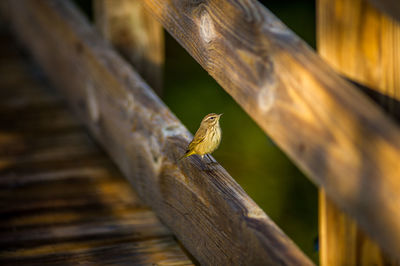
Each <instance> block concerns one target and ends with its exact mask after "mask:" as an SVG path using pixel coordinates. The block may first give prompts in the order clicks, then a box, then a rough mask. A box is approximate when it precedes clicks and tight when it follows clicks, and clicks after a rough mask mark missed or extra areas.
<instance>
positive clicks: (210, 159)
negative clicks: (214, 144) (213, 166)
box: [206, 153, 214, 163]
mask: <svg viewBox="0 0 400 266" xmlns="http://www.w3.org/2000/svg"><path fill="white" fill-rule="evenodd" d="M206 156H207V158H208V160H209V161H210V163H213V162H214V161H213V160H212V158H211V156H210V154H208V153H207V154H206Z"/></svg>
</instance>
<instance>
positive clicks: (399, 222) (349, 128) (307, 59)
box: [143, 0, 400, 257]
mask: <svg viewBox="0 0 400 266" xmlns="http://www.w3.org/2000/svg"><path fill="white" fill-rule="evenodd" d="M143 3H144V5H145V7H147V9H148V10H149V11H150V12H152V13H153V14H154V16H155V18H157V19H158V20H159V21H160V22H161V23H162V24H163V25H164V27H165V28H166V29H167V30H168V31H169V33H170V34H171V35H172V36H174V37H175V38H176V39H177V40H178V42H179V43H180V44H181V45H182V46H183V47H185V48H186V50H187V51H188V52H189V53H190V54H191V55H192V56H193V57H194V58H195V59H196V60H197V61H198V62H199V63H200V65H202V66H203V68H205V69H206V70H207V71H208V72H209V74H210V75H211V76H213V77H214V78H215V79H216V80H217V82H218V83H219V84H220V85H221V86H222V87H223V88H224V89H225V90H226V91H227V92H228V93H229V94H230V95H231V96H232V97H233V98H234V99H235V100H236V101H237V102H238V103H239V104H240V105H241V106H242V107H243V109H244V110H246V111H247V113H248V114H249V115H250V116H251V117H252V118H253V119H254V120H255V121H256V122H257V123H258V124H259V125H260V127H261V128H262V129H263V130H264V131H265V132H267V133H268V135H269V136H271V137H272V139H273V140H274V141H275V142H276V143H277V144H278V145H279V146H280V147H281V148H282V149H283V150H284V151H285V152H286V153H287V154H288V155H289V156H290V158H291V159H292V160H293V161H295V162H296V163H297V165H298V166H299V167H300V168H301V169H303V171H304V172H305V173H306V174H307V175H308V176H309V177H310V178H311V180H313V181H314V182H315V183H316V184H317V185H318V186H321V187H323V188H324V189H325V190H326V193H327V194H328V196H329V197H330V198H331V199H332V200H333V201H334V202H335V203H336V204H337V205H338V206H339V207H340V208H341V209H342V210H344V211H346V212H347V213H349V214H350V215H351V216H352V217H354V218H355V219H356V220H357V222H358V223H359V224H360V225H361V227H362V228H364V229H365V231H367V232H368V233H369V234H370V235H371V236H372V237H373V238H374V239H375V240H376V241H377V242H378V243H379V244H380V245H381V246H382V247H383V248H384V249H385V250H387V251H388V252H390V253H392V254H393V255H394V256H396V257H399V256H400V252H399V249H400V208H399V206H400V193H399V191H400V178H399V173H400V163H399V162H400V130H399V128H398V126H396V125H395V124H394V122H393V121H391V120H390V119H389V118H388V117H387V116H386V115H385V114H384V113H383V111H382V110H381V109H380V108H379V107H378V106H377V105H375V104H374V103H372V102H371V101H370V100H369V99H368V98H367V97H366V96H364V95H362V94H361V93H360V92H359V91H357V89H355V87H354V86H352V85H351V84H350V83H349V82H347V81H345V80H344V79H343V78H341V77H339V75H338V74H336V73H335V72H334V71H333V70H332V69H331V68H330V67H329V66H328V65H327V64H326V63H325V62H323V61H322V60H321V59H320V57H319V56H318V55H316V54H315V52H314V51H312V50H311V49H310V48H309V47H308V46H307V45H306V44H305V42H303V41H302V40H301V39H300V38H299V37H297V36H296V35H295V34H294V33H293V32H291V31H290V30H289V29H288V28H287V27H286V26H285V25H283V24H282V23H281V22H280V21H279V20H278V19H277V18H276V17H275V16H274V15H273V14H272V13H271V12H270V11H268V10H267V9H266V8H265V7H263V6H262V5H261V4H260V3H258V2H257V1H254V0H240V1H239V0H230V1H222V0H216V1H189V0H182V1H172V0H168V1H167V0H144V1H143ZM354 103H357V104H354Z"/></svg>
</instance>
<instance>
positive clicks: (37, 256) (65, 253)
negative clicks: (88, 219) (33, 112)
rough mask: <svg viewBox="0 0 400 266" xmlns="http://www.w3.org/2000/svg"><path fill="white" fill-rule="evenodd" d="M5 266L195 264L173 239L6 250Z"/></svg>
mask: <svg viewBox="0 0 400 266" xmlns="http://www.w3.org/2000/svg"><path fill="white" fill-rule="evenodd" d="M4 253H5V255H4V256H3V258H0V262H2V263H3V265H25V264H29V265H77V264H81V263H82V262H84V264H89V265H193V263H192V262H191V261H190V260H189V259H188V258H187V257H186V256H185V255H184V254H183V253H182V252H181V251H180V250H179V248H178V247H177V246H176V243H175V241H174V240H173V239H171V238H156V239H147V240H144V241H140V242H133V241H132V239H129V238H128V239H126V238H125V239H113V240H111V241H110V240H108V239H107V240H103V239H102V240H96V241H85V242H79V243H76V242H72V243H66V244H65V243H63V244H54V245H48V246H46V245H44V246H41V247H38V248H31V249H27V248H24V249H17V250H13V251H10V252H7V253H6V252H4Z"/></svg>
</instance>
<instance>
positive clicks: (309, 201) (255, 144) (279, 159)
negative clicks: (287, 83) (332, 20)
mask: <svg viewBox="0 0 400 266" xmlns="http://www.w3.org/2000/svg"><path fill="white" fill-rule="evenodd" d="M76 2H77V3H78V5H79V6H81V7H82V8H83V9H84V10H85V12H86V13H87V14H89V16H90V17H91V1H89V0H76ZM261 2H262V3H263V4H264V6H266V7H267V8H268V9H269V10H270V11H272V12H273V13H274V14H275V15H276V16H277V17H278V18H280V19H281V20H282V21H283V22H284V23H285V24H286V25H287V26H288V27H289V28H291V29H292V30H293V31H294V32H295V33H296V34H297V35H299V36H300V37H301V38H303V39H304V40H305V41H306V42H307V43H309V44H310V46H312V47H315V2H314V1H311V0H294V1H289V0H286V1H282V0H281V1H278V0H276V1H261ZM164 74H165V75H164V92H163V93H164V95H163V100H164V102H165V103H166V104H167V105H168V106H169V107H170V109H171V110H172V111H173V112H174V113H175V114H176V115H177V117H178V118H179V119H180V120H181V121H182V123H183V124H184V125H186V126H187V128H188V129H189V130H190V131H191V132H192V133H195V132H196V130H197V128H198V126H199V123H200V121H201V119H202V118H203V117H204V116H205V115H206V114H208V113H211V112H215V113H224V116H223V117H222V119H221V127H222V130H223V138H222V143H221V145H220V147H219V149H218V150H217V151H216V152H215V153H214V154H213V155H214V157H215V158H216V159H217V160H218V162H220V163H221V165H222V166H223V167H225V168H226V169H227V170H228V172H229V173H230V174H231V175H232V176H233V177H234V178H235V180H236V181H237V182H238V183H239V184H240V185H241V186H242V187H243V188H244V190H245V191H246V192H247V193H248V194H249V195H250V196H251V197H252V198H253V200H254V201H255V202H257V204H258V205H259V206H260V207H261V208H262V209H263V210H264V211H265V212H266V213H267V215H268V216H269V217H271V218H272V220H273V221H274V222H275V223H276V224H277V225H278V226H279V227H280V228H282V230H283V231H284V232H285V233H286V234H287V235H288V236H289V237H290V238H291V239H293V241H294V242H296V244H297V245H298V246H299V247H300V248H301V249H302V250H303V251H304V252H305V253H306V254H307V255H308V256H309V257H310V258H311V259H312V260H313V261H314V262H316V263H317V262H318V252H317V251H316V247H315V239H316V237H317V235H318V198H317V197H318V196H317V195H318V194H317V189H316V187H315V186H314V185H313V184H312V183H311V182H310V181H309V180H308V179H307V178H306V177H305V176H304V175H303V174H302V173H301V172H300V171H299V170H298V168H297V167H296V166H295V165H294V164H293V163H292V162H291V161H290V160H289V159H288V158H287V157H286V155H285V154H283V153H282V151H281V150H280V149H279V148H278V147H277V146H276V145H275V144H274V143H273V141H272V140H271V139H269V138H268V136H267V135H266V134H265V133H263V131H262V130H261V129H260V128H259V127H258V126H257V125H256V124H255V123H254V122H253V121H252V120H251V119H250V118H249V116H248V115H247V114H246V113H244V111H243V110H242V109H241V108H240V107H239V106H238V105H237V104H236V102H235V101H233V99H232V98H231V97H230V96H229V95H228V94H227V93H226V92H225V91H224V90H223V89H222V88H221V87H220V86H219V85H218V84H217V83H216V82H215V81H214V80H213V78H212V77H211V76H209V75H208V73H207V72H206V71H204V70H203V69H202V68H201V66H200V65H199V64H197V62H196V61H195V60H194V59H193V58H191V57H190V56H189V55H188V53H187V52H186V51H185V50H184V49H183V48H182V47H181V46H180V45H179V44H178V43H177V42H176V41H175V40H174V39H173V38H172V37H171V36H170V35H169V34H168V33H166V62H165V73H164Z"/></svg>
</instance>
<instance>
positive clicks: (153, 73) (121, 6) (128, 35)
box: [94, 0, 165, 96]
mask: <svg viewBox="0 0 400 266" xmlns="http://www.w3.org/2000/svg"><path fill="white" fill-rule="evenodd" d="M94 10H95V12H94V13H95V24H96V26H97V28H98V29H99V30H100V32H101V34H102V35H103V37H105V38H106V39H107V40H109V41H110V42H111V43H112V44H113V45H114V47H115V48H116V49H117V50H118V51H119V52H120V53H121V54H122V55H123V56H124V57H125V58H126V59H127V60H128V61H129V62H131V63H132V64H133V66H134V68H135V70H136V71H137V72H138V73H139V74H140V75H141V76H142V77H143V79H144V80H145V81H146V82H147V83H148V84H149V85H150V87H151V88H152V89H154V91H155V92H156V93H157V95H159V96H161V94H162V85H163V66H164V58H165V55H164V30H163V28H162V26H161V25H160V24H159V23H158V22H157V21H156V20H155V19H154V18H153V17H152V16H151V15H150V14H148V13H147V11H146V10H145V9H144V8H143V6H142V4H141V1H140V0H95V1H94Z"/></svg>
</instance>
